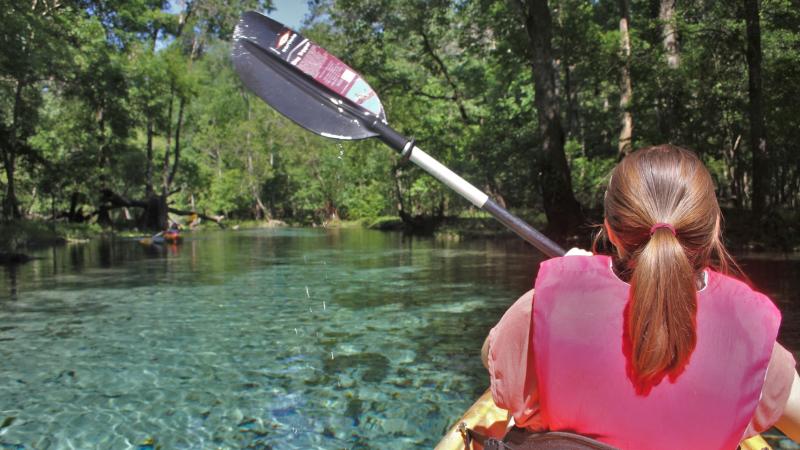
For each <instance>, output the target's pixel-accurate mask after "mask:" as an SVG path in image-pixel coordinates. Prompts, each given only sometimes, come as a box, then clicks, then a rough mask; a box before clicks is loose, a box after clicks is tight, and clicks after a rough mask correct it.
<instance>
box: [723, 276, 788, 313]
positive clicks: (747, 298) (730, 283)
mask: <svg viewBox="0 0 800 450" xmlns="http://www.w3.org/2000/svg"><path fill="white" fill-rule="evenodd" d="M707 271H708V273H709V277H708V288H709V293H710V294H712V295H716V296H718V297H721V298H725V299H728V300H729V301H735V302H740V303H742V302H744V303H749V304H752V305H753V306H755V307H758V308H759V309H762V310H765V311H768V312H770V313H772V314H775V315H777V317H780V311H779V310H778V307H777V306H775V303H774V302H773V301H772V299H770V298H769V297H768V296H767V295H766V294H764V293H762V292H760V291H759V290H758V289H757V288H756V287H754V286H753V285H752V284H750V283H748V282H746V281H744V280H741V279H739V278H736V277H734V276H732V275H728V274H724V273H720V272H716V271H714V270H712V269H707Z"/></svg>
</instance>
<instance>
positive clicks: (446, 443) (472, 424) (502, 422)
mask: <svg viewBox="0 0 800 450" xmlns="http://www.w3.org/2000/svg"><path fill="white" fill-rule="evenodd" d="M462 422H463V423H465V424H466V426H467V428H470V429H473V430H475V431H477V432H479V433H481V434H483V435H485V436H488V437H494V438H498V439H499V438H501V437H502V436H503V435H504V434H505V431H506V427H507V426H508V412H507V411H506V410H504V409H500V408H499V407H498V406H497V405H495V404H494V400H492V392H491V391H490V390H488V389H487V390H486V392H484V393H483V395H481V396H480V398H478V400H477V401H476V402H475V403H474V404H473V405H472V406H471V407H470V408H469V409H468V410H467V412H466V413H464V415H463V416H462V417H461V418H460V419H459V420H458V421H457V422H456V423H455V424H454V425H453V426H452V427H450V429H449V430H447V433H446V434H445V435H444V437H442V440H441V441H439V444H437V445H436V450H463V449H464V448H465V447H464V438H463V437H462V434H461V431H459V426H460V424H461V423H462ZM739 448H740V449H741V450H771V449H772V447H770V446H769V444H767V441H765V440H764V438H762V437H761V436H754V437H752V438H750V439H748V440H746V441H743V442H742V443H741V444H739ZM473 449H474V450H478V449H481V446H480V445H478V444H473V445H472V446H471V448H470V449H468V450H473Z"/></svg>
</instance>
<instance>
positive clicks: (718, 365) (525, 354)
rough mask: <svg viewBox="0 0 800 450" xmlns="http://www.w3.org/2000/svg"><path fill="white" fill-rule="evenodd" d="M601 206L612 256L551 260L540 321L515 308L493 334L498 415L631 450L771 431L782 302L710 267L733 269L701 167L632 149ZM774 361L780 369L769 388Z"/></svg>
mask: <svg viewBox="0 0 800 450" xmlns="http://www.w3.org/2000/svg"><path fill="white" fill-rule="evenodd" d="M604 207H605V221H604V227H603V232H604V234H605V235H606V237H607V238H608V240H609V241H610V243H611V244H612V245H613V246H614V250H615V251H614V256H613V258H612V257H608V256H582V257H574V256H568V257H564V258H556V259H553V260H550V261H546V262H545V263H543V264H542V267H541V270H540V272H539V274H538V277H537V281H536V289H535V299H533V312H532V313H531V309H530V304H529V306H528V309H527V312H525V310H524V308H520V307H519V305H518V304H515V305H514V306H513V307H512V308H511V309H509V311H508V312H507V313H506V315H505V316H504V317H503V319H502V320H501V323H500V324H499V325H498V326H497V327H495V329H493V330H492V333H490V336H489V338H488V339H487V344H486V345H485V347H484V348H485V350H487V354H488V368H489V371H490V373H491V377H492V393H493V395H494V397H495V401H496V402H497V404H498V405H499V406H501V407H506V408H507V409H509V410H511V412H512V413H513V414H514V417H515V419H516V420H517V422H518V423H520V425H521V426H523V427H527V428H529V429H536V430H541V429H549V430H558V431H573V432H577V433H581V434H586V435H588V436H590V437H595V438H597V439H599V440H602V441H604V442H606V443H610V444H613V445H617V446H620V447H622V448H735V447H736V444H737V443H738V442H739V440H740V439H741V438H742V437H743V434H744V433H745V432H746V430H747V432H750V431H753V430H756V431H762V430H763V429H764V427H769V426H771V425H772V424H773V423H775V421H776V420H777V419H778V417H780V414H781V412H782V411H783V405H785V404H786V402H787V400H786V399H787V398H790V399H791V398H793V397H792V396H790V395H789V392H790V388H791V386H792V380H793V379H794V374H795V371H794V366H793V364H794V361H793V359H792V358H791V356H788V357H786V355H787V354H788V353H787V352H786V351H785V350H783V349H780V348H779V346H777V347H775V348H777V349H778V351H775V352H773V347H774V346H775V336H776V334H777V330H778V326H779V323H780V314H779V313H778V311H777V309H776V308H775V307H774V305H772V303H771V302H770V301H769V300H768V299H767V298H766V297H764V296H763V295H761V294H758V293H757V292H755V291H753V290H752V289H750V288H749V287H748V286H747V285H746V284H745V283H742V282H740V281H737V280H736V279H734V278H731V277H728V276H726V275H722V274H721V273H717V272H714V271H712V270H710V269H709V267H716V268H718V269H719V270H720V272H722V273H725V272H726V270H727V267H728V266H729V264H730V265H735V264H734V263H733V261H732V260H731V259H730V256H729V255H728V253H727V252H726V250H725V248H724V246H723V245H722V239H721V232H720V222H721V214H720V210H719V205H718V204H717V200H716V196H715V194H714V184H713V182H712V180H711V176H710V174H709V173H708V170H706V168H705V167H704V166H703V164H702V162H701V161H700V160H699V159H698V158H697V156H696V155H695V154H694V153H692V152H690V151H688V150H685V149H681V148H678V147H674V146H669V145H664V146H658V147H651V148H647V149H642V150H638V151H636V152H633V153H632V154H630V155H629V156H627V157H625V159H623V160H622V161H621V162H620V163H619V164H618V165H617V166H616V167H615V169H614V171H613V173H612V175H611V179H610V181H609V186H608V190H607V191H606V197H605V204H604ZM518 303H519V302H518ZM523 305H524V304H523ZM520 313H521V314H520ZM775 355H781V356H780V357H779V358H776V357H775ZM771 358H772V359H779V360H782V361H783V362H782V363H781V364H780V365H775V370H772V369H770V370H769V373H770V374H771V375H770V376H769V377H767V372H768V367H770V368H772V367H773V362H772V359H771ZM776 373H779V374H780V376H779V377H777V378H776V377H774V376H773V375H774V374H776ZM765 379H767V381H768V383H765ZM770 379H774V380H778V381H773V382H769V380H770ZM767 384H770V386H767ZM767 387H769V389H767ZM764 393H766V394H767V395H765V396H764V395H762V394H764ZM798 395H799V396H800V393H798ZM761 397H764V398H762V400H763V401H760V398H761ZM798 401H800V399H798ZM792 410H794V409H792ZM760 411H766V412H767V413H766V414H761V413H760ZM748 423H751V425H753V426H752V427H750V428H747V427H748ZM756 425H757V426H756Z"/></svg>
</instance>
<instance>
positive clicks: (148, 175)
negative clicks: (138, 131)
mask: <svg viewBox="0 0 800 450" xmlns="http://www.w3.org/2000/svg"><path fill="white" fill-rule="evenodd" d="M154 192H155V191H154V190H153V119H152V117H149V116H148V117H147V166H146V168H145V195H146V196H148V197H149V196H151V195H153V193H154Z"/></svg>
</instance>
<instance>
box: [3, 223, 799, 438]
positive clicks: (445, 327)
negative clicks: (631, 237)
mask: <svg viewBox="0 0 800 450" xmlns="http://www.w3.org/2000/svg"><path fill="white" fill-rule="evenodd" d="M37 256H39V257H40V258H41V259H37V260H35V261H33V262H31V263H29V264H27V265H24V266H21V267H17V268H8V267H7V268H4V269H2V270H0V361H2V365H0V448H25V449H29V448H35V449H55V448H58V449H60V448H79V449H86V448H108V449H124V448H141V449H150V448H157V447H160V448H162V449H188V448H192V449H194V448H276V449H285V448H324V449H329V448H331V449H332V448H382V449H387V448H388V449H390V448H430V447H433V445H435V443H436V442H438V440H439V439H440V437H441V435H442V434H443V433H444V432H445V430H446V429H447V427H448V426H450V425H451V424H452V423H453V422H454V421H455V420H457V419H458V417H459V416H460V415H461V413H462V412H463V411H464V409H466V408H467V407H468V406H469V405H470V404H471V403H472V401H473V400H474V399H475V397H477V395H479V394H480V393H481V392H482V391H483V390H484V389H486V387H487V378H486V374H485V371H484V369H483V368H482V366H481V363H480V359H479V350H480V346H481V343H482V341H483V338H484V337H485V335H486V333H487V331H488V329H489V328H490V327H491V326H492V325H493V324H494V323H495V322H496V321H497V320H498V319H499V317H500V315H501V314H502V312H503V311H504V310H505V308H506V307H507V306H508V305H509V304H510V303H511V302H512V301H513V300H514V299H516V298H517V296H518V295H519V294H521V293H522V292H524V291H526V290H527V289H529V288H530V286H531V283H532V279H533V276H534V275H535V270H536V267H537V265H538V262H539V260H540V257H539V256H538V254H537V253H536V252H535V251H533V250H532V249H530V248H529V247H527V246H524V245H522V244H521V243H519V242H518V241H513V240H512V241H503V242H488V241H469V242H461V243H457V242H448V241H437V240H434V239H430V238H405V237H403V236H401V235H399V234H393V233H380V232H373V231H365V230H324V229H299V230H298V229H278V230H258V231H243V232H217V233H205V234H196V235H192V236H189V237H188V239H187V240H186V242H185V243H184V244H183V245H182V246H179V247H167V248H158V247H144V246H142V245H140V244H139V243H138V242H135V241H120V240H117V241H114V242H111V241H99V240H98V241H93V242H91V243H88V244H81V245H69V246H65V247H60V248H54V249H49V250H46V251H42V252H41V253H39V254H38V255H37ZM744 263H745V264H744V265H745V267H746V268H747V270H748V272H749V273H750V274H751V276H753V279H754V282H756V283H757V284H758V285H759V286H763V288H764V289H765V290H766V291H767V292H768V293H770V294H771V295H773V297H775V298H776V302H777V303H779V305H780V306H781V308H782V309H783V310H784V317H785V319H784V327H783V330H782V339H784V340H787V339H788V340H789V342H788V343H789V346H790V348H792V349H793V350H796V349H798V348H800V346H799V345H797V342H798V336H800V333H798V331H799V330H800V324H798V314H797V313H796V311H797V310H798V308H797V305H796V304H797V301H798V298H797V295H796V294H795V293H796V292H797V290H798V288H800V286H799V285H798V284H799V283H800V281H799V280H800V262H799V261H797V260H796V259H785V258H777V259H768V260H763V259H762V260H745V261H744Z"/></svg>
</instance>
